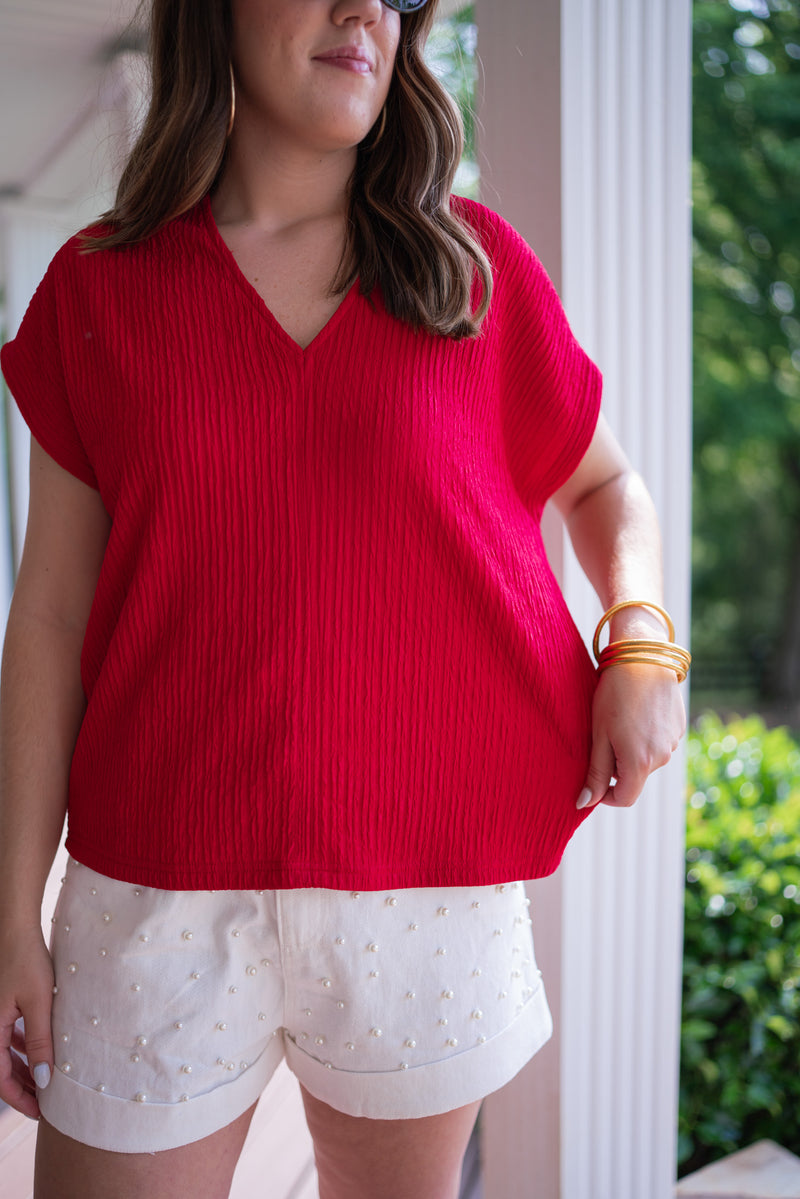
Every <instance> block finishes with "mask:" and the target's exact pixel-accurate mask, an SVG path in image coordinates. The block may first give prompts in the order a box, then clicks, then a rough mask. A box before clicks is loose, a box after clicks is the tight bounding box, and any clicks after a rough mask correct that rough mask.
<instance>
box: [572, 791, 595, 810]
mask: <svg viewBox="0 0 800 1199" xmlns="http://www.w3.org/2000/svg"><path fill="white" fill-rule="evenodd" d="M591 798H592V793H591V791H590V790H589V788H588V787H584V788H583V790H582V791H581V793H580V795H579V796H578V802H577V803H576V804H575V807H576V808H578V810H580V809H581V808H585V807H586V805H587V804H588V803H589V801H590V800H591Z"/></svg>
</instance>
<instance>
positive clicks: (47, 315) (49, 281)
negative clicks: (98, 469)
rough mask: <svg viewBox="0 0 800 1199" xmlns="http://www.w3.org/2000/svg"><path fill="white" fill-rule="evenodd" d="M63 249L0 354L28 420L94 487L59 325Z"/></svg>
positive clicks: (59, 457) (69, 467) (45, 446)
mask: <svg viewBox="0 0 800 1199" xmlns="http://www.w3.org/2000/svg"><path fill="white" fill-rule="evenodd" d="M65 251H66V247H64V248H62V250H60V251H59V253H58V254H57V255H56V257H55V258H54V259H53V261H52V262H51V263H50V266H49V267H48V269H47V273H46V274H45V276H44V278H43V279H42V281H41V283H40V284H39V286H38V287H37V289H36V292H35V293H34V296H33V299H32V300H31V302H30V304H29V305H28V309H27V311H26V313H25V316H24V317H23V320H22V324H21V325H20V327H19V331H18V332H17V335H16V337H15V338H14V339H13V340H12V341H9V342H7V343H6V344H5V345H4V346H3V349H2V353H0V364H1V365H2V370H3V375H4V376H5V380H6V383H7V384H8V387H9V390H10V392H11V394H12V396H13V397H14V400H15V402H16V404H17V407H18V408H19V410H20V412H21V413H22V416H23V418H24V420H25V423H26V424H27V425H28V428H29V429H30V431H31V433H32V434H33V436H34V437H35V438H36V440H37V441H38V442H39V444H40V445H41V446H42V447H43V449H45V450H46V451H47V453H48V454H49V455H50V456H51V458H54V459H55V461H56V462H57V463H58V464H59V466H62V467H63V468H64V469H65V470H68V471H69V472H70V474H73V475H75V476H76V477H77V478H78V479H80V480H81V481H82V482H84V483H87V484H88V485H89V486H90V487H95V488H97V487H98V482H97V477H96V475H95V472H94V470H93V468H92V465H91V463H90V461H89V458H88V456H87V454H86V450H85V448H84V445H83V442H82V441H81V437H80V434H79V432H78V428H77V426H76V423H75V416H74V414H73V408H72V404H71V402H70V394H69V389H68V386H67V382H66V378H65V372H64V363H63V356H62V350H61V338H60V329H59V300H60V299H61V296H60V294H59V293H60V289H61V287H62V284H61V281H60V275H61V267H62V258H63V256H64V254H65Z"/></svg>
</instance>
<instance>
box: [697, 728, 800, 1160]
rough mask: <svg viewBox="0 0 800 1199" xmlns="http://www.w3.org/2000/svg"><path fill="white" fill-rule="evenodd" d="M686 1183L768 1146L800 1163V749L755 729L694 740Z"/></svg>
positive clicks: (701, 732) (778, 734) (784, 735)
mask: <svg viewBox="0 0 800 1199" xmlns="http://www.w3.org/2000/svg"><path fill="white" fill-rule="evenodd" d="M686 862H687V873H686V892H685V896H686V898H685V949H684V965H683V1023H682V1033H681V1091H680V1122H679V1138H680V1141H679V1160H680V1162H681V1174H685V1173H688V1172H689V1171H691V1170H694V1169H697V1168H698V1167H699V1166H701V1165H704V1164H705V1163H706V1162H709V1161H713V1160H715V1159H716V1158H718V1157H721V1156H724V1155H725V1154H726V1153H730V1152H732V1151H733V1150H735V1149H739V1148H742V1147H744V1146H745V1145H749V1144H750V1143H751V1142H753V1141H755V1140H759V1139H760V1138H762V1137H770V1138H772V1139H773V1140H776V1141H778V1142H779V1143H780V1144H782V1145H785V1146H786V1148H787V1149H791V1150H792V1151H793V1152H795V1153H800V1126H798V1119H797V1115H798V1112H800V745H798V743H797V742H796V741H795V740H793V738H792V737H791V735H790V734H789V732H788V731H787V730H786V729H780V728H779V729H772V730H768V729H767V728H766V727H765V725H764V723H763V722H762V721H761V719H760V718H759V717H755V716H753V717H748V718H747V719H743V720H735V721H733V722H732V723H730V724H727V725H723V724H722V723H721V721H720V720H719V719H718V718H717V717H716V716H714V715H706V716H703V717H702V718H701V719H700V720H699V721H698V723H697V726H696V728H695V729H694V730H693V731H692V732H691V733H690V735H689V804H688V816H687V846H686Z"/></svg>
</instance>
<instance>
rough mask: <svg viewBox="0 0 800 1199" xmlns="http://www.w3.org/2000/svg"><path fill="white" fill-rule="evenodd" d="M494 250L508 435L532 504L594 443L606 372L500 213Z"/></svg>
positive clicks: (522, 488) (519, 481) (540, 502)
mask: <svg viewBox="0 0 800 1199" xmlns="http://www.w3.org/2000/svg"><path fill="white" fill-rule="evenodd" d="M492 216H493V217H494V223H495V229H494V230H493V234H494V238H493V240H494V242H495V244H494V247H493V251H492V257H493V267H494V281H495V297H494V298H493V301H492V302H493V304H495V303H496V305H497V312H496V319H497V326H498V328H497V333H498V339H499V346H500V354H501V362H500V364H499V372H500V378H501V379H502V386H503V395H502V403H503V424H504V435H505V442H506V447H507V453H508V458H509V464H510V466H511V470H512V474H513V476H514V480H515V485H516V487H517V489H518V490H519V492H520V495H521V496H522V498H523V501H524V502H525V503H526V504H528V505H529V506H531V507H533V508H537V509H538V508H541V507H543V506H544V504H545V502H546V501H547V500H548V499H549V497H550V496H551V495H552V494H553V492H555V491H557V490H558V488H559V487H561V486H562V485H563V484H564V483H566V481H567V479H569V477H570V475H572V473H573V472H574V470H575V469H576V467H577V466H578V464H579V463H580V461H581V459H582V458H583V456H584V454H585V453H586V450H587V449H588V448H589V443H590V442H591V440H592V436H593V434H594V431H595V428H596V426H597V421H598V418H599V415H600V400H601V394H602V376H601V373H600V371H599V369H598V368H597V366H596V365H595V364H594V362H593V361H592V360H591V358H590V357H589V356H588V354H586V352H585V351H584V350H583V349H582V348H581V346H580V345H579V343H578V341H577V340H576V338H575V335H574V334H573V332H572V329H571V328H570V325H569V322H568V320H567V317H566V313H565V312H564V308H563V306H562V303H561V300H560V299H559V296H558V293H557V292H556V290H555V287H554V286H553V284H552V282H551V281H550V279H549V277H548V275H547V273H546V271H545V269H544V267H543V266H542V264H541V262H540V261H539V259H538V258H537V256H536V255H535V254H534V252H533V250H532V249H531V247H530V246H529V245H528V243H527V242H526V241H525V239H524V238H523V237H521V235H520V234H519V233H517V231H516V230H515V229H514V228H513V227H512V226H511V225H509V224H508V223H507V222H506V221H504V220H503V219H502V218H500V217H498V216H497V215H496V214H492Z"/></svg>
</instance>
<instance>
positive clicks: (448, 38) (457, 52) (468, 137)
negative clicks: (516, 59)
mask: <svg viewBox="0 0 800 1199" xmlns="http://www.w3.org/2000/svg"><path fill="white" fill-rule="evenodd" d="M477 37H478V30H477V26H476V24H475V6H474V5H472V4H470V5H468V6H467V7H466V8H463V9H461V10H460V11H459V12H457V13H455V14H454V15H453V16H452V17H446V18H445V19H444V20H443V21H437V22H436V24H435V25H434V27H433V30H432V32H431V36H430V38H429V39H428V45H427V49H426V53H425V59H426V62H427V63H428V66H429V67H430V68H431V70H432V71H433V73H434V74H435V75H436V77H437V78H438V79H439V80H440V82H441V83H443V84H444V86H445V87H446V88H447V90H448V91H449V92H450V95H451V96H453V98H454V99H455V100H456V102H457V104H458V106H459V108H460V110H461V117H462V120H463V122H464V141H465V145H464V155H463V157H462V159H461V163H460V165H459V168H458V173H457V175H456V181H455V187H454V189H453V190H454V191H455V192H456V193H457V194H458V195H462V196H470V197H471V198H472V199H477V198H478V166H477V162H476V152H475V87H476V84H477V81H478V62H477V55H476V48H477Z"/></svg>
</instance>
